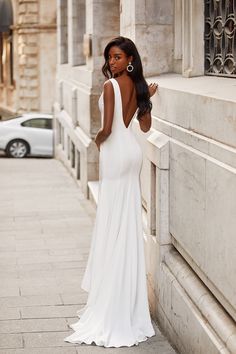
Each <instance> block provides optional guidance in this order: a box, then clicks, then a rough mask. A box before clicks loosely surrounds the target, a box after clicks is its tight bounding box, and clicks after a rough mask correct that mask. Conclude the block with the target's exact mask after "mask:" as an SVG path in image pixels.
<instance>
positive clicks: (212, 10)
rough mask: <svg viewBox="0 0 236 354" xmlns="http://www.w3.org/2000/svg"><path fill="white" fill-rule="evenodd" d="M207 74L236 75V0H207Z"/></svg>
mask: <svg viewBox="0 0 236 354" xmlns="http://www.w3.org/2000/svg"><path fill="white" fill-rule="evenodd" d="M204 37H205V74H206V75H214V76H227V77H236V0H205V36H204Z"/></svg>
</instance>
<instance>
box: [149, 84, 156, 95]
mask: <svg viewBox="0 0 236 354" xmlns="http://www.w3.org/2000/svg"><path fill="white" fill-rule="evenodd" d="M157 88H158V84H156V83H151V84H150V85H148V89H149V94H150V97H152V96H153V95H154V94H155V93H156V91H157Z"/></svg>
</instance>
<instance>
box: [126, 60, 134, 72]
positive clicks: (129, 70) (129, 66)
mask: <svg viewBox="0 0 236 354" xmlns="http://www.w3.org/2000/svg"><path fill="white" fill-rule="evenodd" d="M126 69H127V71H128V72H129V73H131V72H132V71H133V70H134V67H133V65H132V64H131V61H130V62H129V65H127V67H126Z"/></svg>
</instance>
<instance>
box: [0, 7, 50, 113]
mask: <svg viewBox="0 0 236 354" xmlns="http://www.w3.org/2000/svg"><path fill="white" fill-rule="evenodd" d="M1 3H2V17H4V13H3V11H8V12H9V11H10V8H11V9H12V23H9V24H8V28H5V32H2V31H0V36H1V41H0V47H1V48H0V52H1V54H2V55H1V59H0V72H1V75H0V77H1V82H0V110H1V114H2V115H8V114H10V115H11V114H14V113H19V112H20V113H21V112H32V111H38V112H39V111H40V112H44V113H49V112H51V111H52V106H53V102H54V100H55V75H56V46H57V40H56V38H57V37H56V0H12V1H11V0H0V5H1ZM4 3H8V4H11V6H10V7H9V6H8V7H6V6H5V5H4ZM7 9H8V10H7ZM0 17H1V15H0ZM0 28H1V23H0Z"/></svg>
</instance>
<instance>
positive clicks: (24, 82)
mask: <svg viewBox="0 0 236 354" xmlns="http://www.w3.org/2000/svg"><path fill="white" fill-rule="evenodd" d="M18 16H19V17H18V24H17V32H18V55H19V85H18V89H19V111H20V112H24V111H38V110H39V108H40V107H39V84H40V82H39V70H38V62H39V60H38V56H39V47H38V34H39V29H38V28H37V27H38V26H37V25H38V23H39V4H38V0H30V1H29V0H21V1H20V2H19V8H18Z"/></svg>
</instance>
